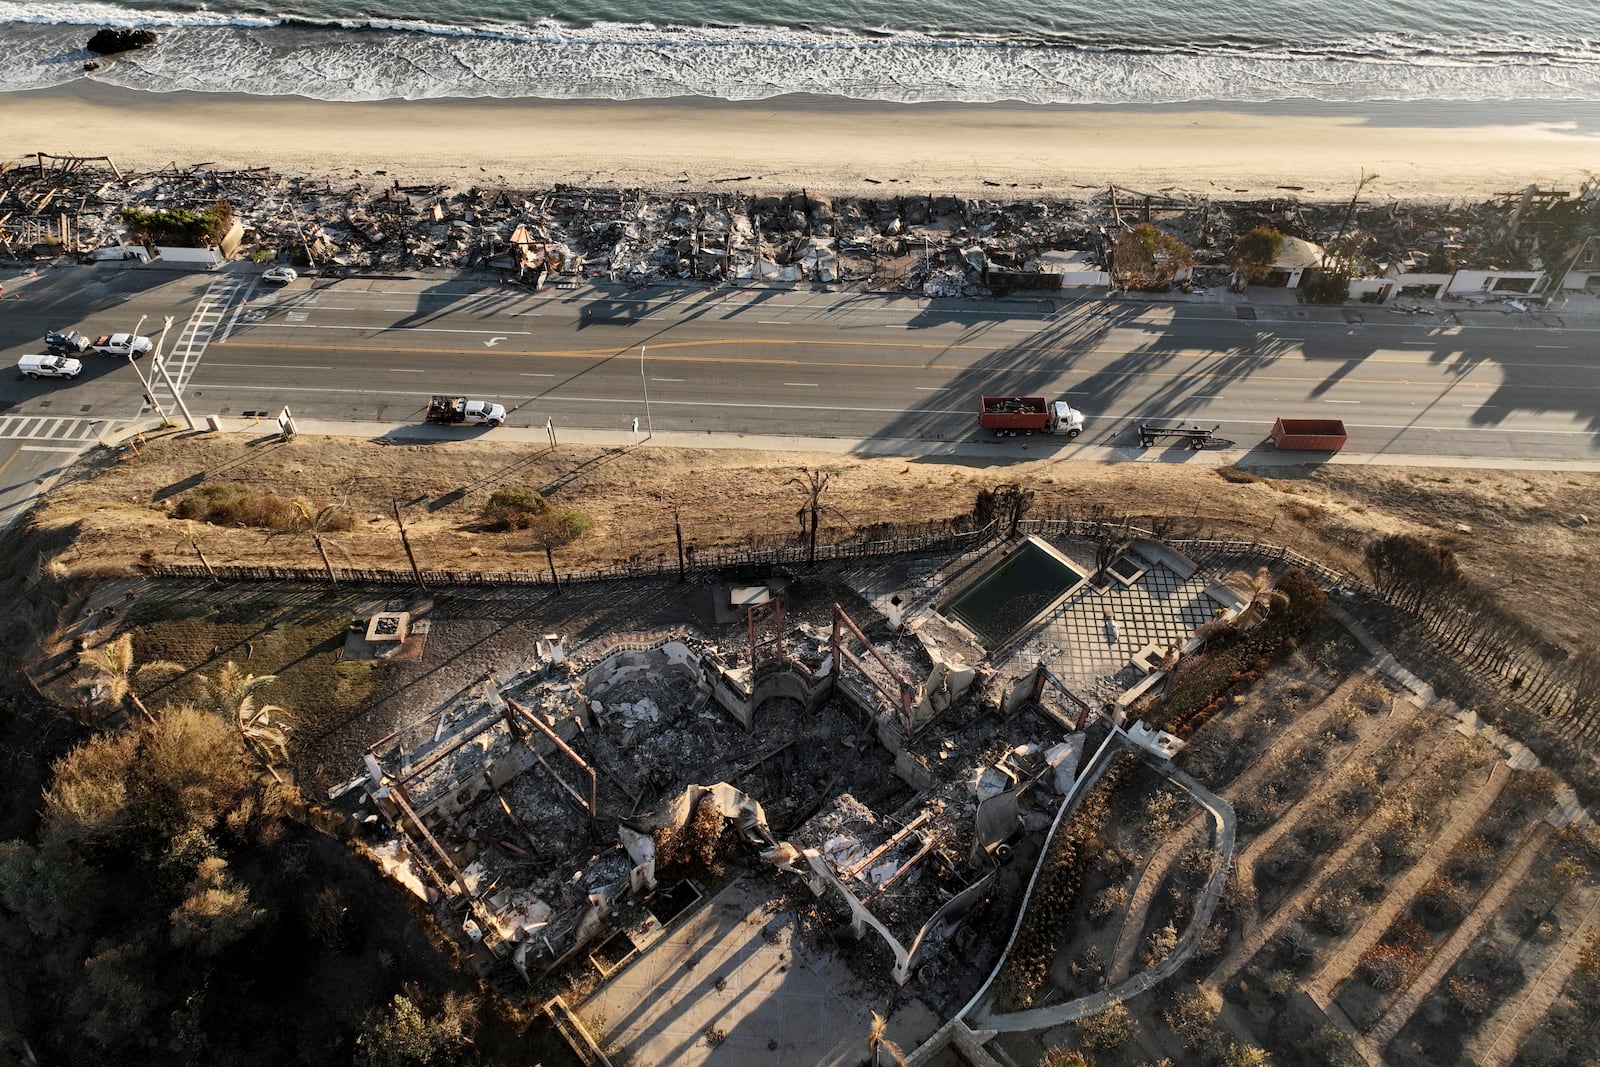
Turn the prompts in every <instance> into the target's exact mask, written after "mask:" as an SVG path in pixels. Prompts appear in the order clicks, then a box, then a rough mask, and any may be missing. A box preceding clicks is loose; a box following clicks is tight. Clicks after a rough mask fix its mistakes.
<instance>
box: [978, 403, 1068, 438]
mask: <svg viewBox="0 0 1600 1067" xmlns="http://www.w3.org/2000/svg"><path fill="white" fill-rule="evenodd" d="M978 425H979V426H981V427H983V428H984V429H985V430H993V431H994V435H995V436H996V437H1015V436H1017V434H1019V433H1021V434H1036V433H1058V434H1064V435H1066V436H1067V437H1076V436H1078V435H1079V434H1080V433H1082V432H1083V412H1081V411H1079V410H1078V409H1077V408H1075V407H1072V406H1071V405H1069V404H1068V403H1067V402H1066V401H1064V400H1046V399H1045V398H1044V397H1042V396H984V397H979V398H978Z"/></svg>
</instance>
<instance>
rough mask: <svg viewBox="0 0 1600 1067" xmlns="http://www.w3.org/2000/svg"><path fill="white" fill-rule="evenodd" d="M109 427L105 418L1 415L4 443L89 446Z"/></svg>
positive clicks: (1, 437) (0, 429)
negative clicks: (88, 444) (33, 442)
mask: <svg viewBox="0 0 1600 1067" xmlns="http://www.w3.org/2000/svg"><path fill="white" fill-rule="evenodd" d="M105 424H106V423H105V420H104V419H79V418H71V417H68V416H63V415H6V416H0V441H35V442H39V443H47V444H62V445H71V444H86V443H88V442H90V441H93V440H94V439H95V438H96V437H98V436H99V435H100V431H101V429H102V428H104V426H105Z"/></svg>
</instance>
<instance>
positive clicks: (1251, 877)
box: [1228, 667, 1421, 918]
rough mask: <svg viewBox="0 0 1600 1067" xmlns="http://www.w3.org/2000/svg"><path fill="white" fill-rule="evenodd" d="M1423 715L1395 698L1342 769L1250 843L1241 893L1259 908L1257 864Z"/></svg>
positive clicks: (1339, 693)
mask: <svg viewBox="0 0 1600 1067" xmlns="http://www.w3.org/2000/svg"><path fill="white" fill-rule="evenodd" d="M1373 673H1374V672H1373V669H1372V668H1371V667H1367V668H1364V669H1363V670H1362V672H1361V674H1359V675H1356V676H1354V677H1352V678H1349V679H1346V680H1345V681H1344V682H1343V683H1342V684H1340V686H1339V687H1338V688H1337V689H1335V690H1334V691H1333V692H1332V693H1330V694H1328V699H1327V700H1325V701H1323V703H1322V705H1321V707H1323V708H1326V709H1328V714H1332V711H1333V708H1334V704H1333V701H1335V700H1339V701H1341V702H1342V701H1343V700H1344V699H1345V698H1346V697H1347V696H1348V695H1349V694H1350V692H1351V690H1353V689H1354V688H1355V687H1356V686H1357V685H1359V684H1361V683H1363V682H1366V681H1368V680H1369V679H1371V677H1372V676H1373ZM1419 711H1421V708H1419V707H1418V706H1417V705H1416V704H1414V703H1413V702H1412V701H1411V700H1409V699H1408V698H1406V697H1402V696H1395V697H1394V698H1392V699H1391V700H1390V702H1389V714H1388V716H1387V717H1385V718H1384V720H1383V721H1382V722H1380V723H1378V725H1377V726H1375V727H1373V728H1372V730H1371V731H1369V732H1368V734H1367V736H1366V737H1363V738H1362V739H1361V740H1359V741H1357V742H1356V744H1355V747H1354V748H1352V749H1351V750H1350V751H1349V752H1347V753H1345V756H1344V759H1342V760H1340V761H1339V765H1338V766H1337V767H1335V768H1334V769H1333V770H1332V771H1330V772H1329V773H1328V774H1325V775H1323V777H1322V781H1321V782H1320V783H1318V784H1317V785H1315V786H1313V787H1312V788H1311V789H1309V790H1307V791H1306V793H1305V795H1303V796H1302V797H1301V798H1300V799H1299V800H1297V801H1295V802H1294V803H1293V804H1291V805H1290V806H1289V810H1288V811H1286V812H1284V813H1283V815H1282V816H1281V817H1279V818H1278V819H1277V820H1275V821H1274V822H1273V824H1272V825H1271V826H1269V827H1267V828H1266V829H1265V830H1263V831H1262V832H1261V833H1260V834H1258V835H1257V836H1255V837H1254V838H1252V839H1251V840H1250V843H1249V844H1248V845H1246V846H1245V847H1244V848H1243V850H1241V851H1240V853H1239V884H1240V891H1241V892H1242V893H1244V894H1245V895H1246V896H1247V898H1248V899H1250V900H1253V901H1256V902H1257V907H1258V908H1259V902H1260V897H1259V895H1258V894H1257V893H1256V860H1257V859H1258V858H1260V857H1261V856H1264V855H1266V854H1267V851H1268V850H1269V849H1271V848H1272V846H1273V845H1275V844H1277V842H1278V840H1279V839H1280V838H1282V837H1283V835H1284V834H1286V833H1288V832H1289V831H1290V830H1292V829H1294V828H1295V827H1296V826H1298V825H1299V824H1300V820H1301V818H1303V817H1304V816H1305V815H1306V814H1307V813H1308V812H1311V811H1313V810H1315V809H1316V807H1317V805H1319V804H1321V803H1322V802H1323V801H1324V800H1325V799H1326V798H1327V796H1328V794H1330V793H1331V792H1333V790H1334V788H1335V787H1336V786H1337V785H1338V784H1339V780H1340V773H1341V772H1342V771H1343V770H1344V769H1345V768H1346V767H1353V766H1357V765H1358V764H1359V762H1360V761H1362V760H1364V759H1366V758H1367V757H1368V756H1369V755H1370V754H1371V753H1372V752H1373V750H1375V749H1376V748H1377V747H1378V746H1379V745H1381V744H1383V743H1385V742H1386V741H1388V739H1389V738H1390V737H1391V736H1393V734H1394V733H1395V731H1396V730H1398V729H1399V728H1400V727H1401V726H1402V725H1403V724H1405V723H1407V722H1410V721H1411V720H1412V719H1414V718H1415V717H1416V716H1417V713H1418V712H1419ZM1264 774H1265V770H1264V769H1263V775H1264ZM1236 784H1238V785H1240V786H1241V787H1244V785H1245V783H1244V778H1243V776H1241V777H1240V779H1239V782H1238V783H1236ZM1254 784H1255V783H1254V781H1251V782H1250V783H1248V785H1251V786H1253V785H1254ZM1239 795H1240V793H1239V792H1238V791H1236V790H1234V789H1230V790H1229V798H1228V799H1229V800H1237V799H1239ZM1257 917H1258V918H1259V917H1260V913H1259V911H1258V912H1257Z"/></svg>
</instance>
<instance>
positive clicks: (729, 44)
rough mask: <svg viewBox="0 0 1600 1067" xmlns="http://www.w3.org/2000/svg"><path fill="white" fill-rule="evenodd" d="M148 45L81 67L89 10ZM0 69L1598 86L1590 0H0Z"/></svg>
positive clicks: (1268, 95)
mask: <svg viewBox="0 0 1600 1067" xmlns="http://www.w3.org/2000/svg"><path fill="white" fill-rule="evenodd" d="M107 25H109V26H145V27H149V28H150V29H152V30H154V31H155V32H156V33H157V34H159V35H160V43H159V45H158V46H157V47H156V48H154V49H150V50H147V51H141V52H138V53H132V54H128V55H125V56H123V57H121V58H119V59H118V60H117V61H116V62H115V63H112V64H110V65H109V66H107V67H106V68H104V69H102V70H100V71H97V72H95V73H94V74H93V75H86V74H85V73H84V70H83V66H84V63H85V62H86V61H88V60H90V59H92V58H94V57H92V56H90V55H89V54H88V53H87V52H86V51H85V50H84V48H83V45H84V42H85V41H87V39H88V37H89V35H90V33H92V32H93V30H94V28H96V27H98V26H107ZM0 42H3V44H4V45H5V47H4V48H0V89H5V90H15V89H27V88H38V87H44V86H52V85H59V84H62V83H65V82H68V81H71V80H73V79H76V78H82V77H86V76H92V77H94V78H97V79H99V80H101V81H106V82H111V83H114V84H117V85H122V86H125V87H129V88H136V89H146V90H153V91H170V90H179V89H186V90H195V91H200V92H245V93H256V94H264V95H283V94H287V95H300V96H307V97H312V98H317V99H325V100H378V99H428V98H444V97H506V98H514V97H544V98H551V99H616V100H631V99H641V98H659V97H683V96H699V97H717V98H723V99H729V100H753V99H765V98H769V97H774V96H779V95H783V94H787V93H801V92H803V93H813V94H821V95H826V96H839V97H850V98H858V99H867V100H889V101H903V102H926V101H952V102H953V101H964V102H980V103H992V102H999V101H1021V102H1027V103H1040V104H1085V105H1087V104H1141V105H1149V104H1173V103H1184V102H1194V101H1221V102H1225V103H1226V102H1234V103H1262V102H1271V101H1285V100H1310V101H1326V102H1361V101H1382V100H1404V101H1481V102H1485V103H1486V105H1488V106H1487V108H1486V110H1485V112H1484V115H1483V117H1484V118H1485V119H1492V116H1493V111H1492V106H1493V102H1507V103H1510V102H1519V103H1525V102H1528V101H1549V102H1552V104H1553V103H1555V102H1557V101H1583V102H1600V2H1597V0H1437V2H1432V3H1422V2H1419V0H1394V2H1390V0H1342V2H1341V0H1190V2H1187V3H1184V4H1181V5H1179V4H1172V3H1168V2H1165V0H1128V2H1125V3H1119V4H1106V3H1095V4H1091V3H1087V2H1082V0H1078V2H1074V3H1071V4H1050V3H1046V4H1044V5H1042V6H1040V5H1034V4H1029V3H1024V2H1022V0H984V2H981V3H952V2H950V0H929V2H925V3H915V4H913V3H908V2H905V0H816V2H814V3H804V4H802V3H799V2H797V0H768V2H765V3H754V2H748V0H747V2H746V3H735V2H734V0H654V2H651V3H648V4H646V3H643V2H642V0H587V2H586V3H580V4H575V5H573V6H567V5H556V4H554V3H551V2H549V0H535V2H517V0H437V2H430V3H426V4H424V3H422V2H421V0H372V2H367V3H357V2H355V0H286V2H284V3H271V2H262V0H212V2H209V3H193V2H185V0H125V2H120V3H103V2H96V0H89V2H54V0H34V2H31V3H20V2H16V0H0ZM3 129H4V125H3V120H0V130H3Z"/></svg>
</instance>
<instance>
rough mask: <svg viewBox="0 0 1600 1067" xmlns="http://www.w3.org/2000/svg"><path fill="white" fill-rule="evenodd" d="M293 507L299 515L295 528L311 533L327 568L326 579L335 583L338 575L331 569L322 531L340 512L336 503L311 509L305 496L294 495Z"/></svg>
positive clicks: (330, 525)
mask: <svg viewBox="0 0 1600 1067" xmlns="http://www.w3.org/2000/svg"><path fill="white" fill-rule="evenodd" d="M294 509H295V511H296V512H298V513H299V515H300V521H299V523H298V524H297V526H296V529H298V530H300V531H302V532H304V533H308V534H310V535H311V541H312V543H313V544H315V545H316V546H317V555H319V556H321V557H322V565H323V567H325V568H327V571H328V581H330V582H333V583H337V582H338V581H339V575H338V573H337V572H335V571H334V569H333V561H332V560H331V559H329V558H328V549H327V546H325V545H324V544H323V543H322V534H323V531H325V530H328V529H331V528H332V524H333V520H334V519H335V517H336V516H337V515H338V514H339V512H340V510H341V509H340V506H339V505H338V504H327V505H324V506H323V507H321V508H318V509H316V510H313V509H312V505H311V501H309V500H307V499H306V498H305V497H303V496H302V497H296V498H295V501H294Z"/></svg>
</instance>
